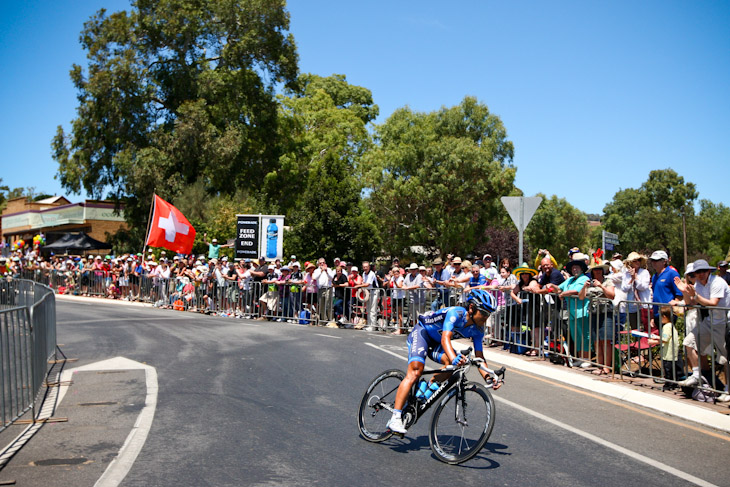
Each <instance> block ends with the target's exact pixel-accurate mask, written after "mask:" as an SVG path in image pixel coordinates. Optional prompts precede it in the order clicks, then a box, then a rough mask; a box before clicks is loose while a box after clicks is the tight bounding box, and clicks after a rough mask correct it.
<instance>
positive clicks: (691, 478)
mask: <svg viewBox="0 0 730 487" xmlns="http://www.w3.org/2000/svg"><path fill="white" fill-rule="evenodd" d="M365 345H368V346H370V347H373V348H375V349H377V350H380V351H381V352H385V353H387V354H390V355H392V356H394V357H397V358H399V359H401V360H408V357H404V356H402V355H399V354H397V353H395V352H391V351H390V350H386V349H384V348H381V347H379V346H377V345H373V344H372V343H365ZM492 397H494V400H495V401H498V402H501V403H503V404H506V405H507V406H511V407H513V408H515V409H517V410H518V411H522V412H523V413H525V414H529V415H530V416H533V417H535V418H537V419H540V420H542V421H545V422H547V423H550V424H552V425H554V426H557V427H558V428H563V429H564V430H566V431H569V432H571V433H573V434H576V435H578V436H581V437H583V438H585V439H587V440H590V441H593V442H595V443H598V444H599V445H601V446H604V447H606V448H610V449H612V450H614V451H617V452H619V453H623V454H624V455H626V456H628V457H629V458H632V459H634V460H636V461H638V462H642V463H646V464H647V465H649V466H652V467H654V468H657V469H659V470H662V471H664V472H666V473H668V474H671V475H674V476H675V477H679V478H680V479H682V480H686V481H687V482H690V483H692V484H694V485H700V486H702V487H718V486H717V485H715V484H712V483H710V482H707V481H706V480H702V479H701V478H698V477H695V476H693V475H690V474H688V473H685V472H682V471H681V470H677V469H676V468H674V467H672V466H670V465H667V464H665V463H662V462H659V461H657V460H653V459H651V458H649V457H645V456H644V455H641V454H639V453H636V452H633V451H631V450H629V449H627V448H624V447H622V446H619V445H617V444H615V443H611V442H610V441H607V440H604V439H603V438H599V437H598V436H596V435H592V434H590V433H587V432H585V431H583V430H580V429H578V428H574V427H573V426H570V425H569V424H565V423H563V422H561V421H558V420H557V419H553V418H551V417H549V416H545V415H544V414H541V413H538V412H537V411H533V410H532V409H529V408H526V407H525V406H521V405H519V404H517V403H514V402H512V401H509V400H507V399H504V398H502V397H499V396H497V395H496V394H493V395H492Z"/></svg>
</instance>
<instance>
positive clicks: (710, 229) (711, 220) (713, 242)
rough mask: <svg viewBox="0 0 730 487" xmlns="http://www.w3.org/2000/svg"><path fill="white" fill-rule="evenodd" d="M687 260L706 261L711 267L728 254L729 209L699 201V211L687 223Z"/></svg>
mask: <svg viewBox="0 0 730 487" xmlns="http://www.w3.org/2000/svg"><path fill="white" fill-rule="evenodd" d="M688 226H689V228H688V232H687V233H688V234H689V235H688V237H687V238H688V247H689V259H690V260H695V259H700V258H702V259H707V261H708V262H710V264H711V265H716V264H717V262H718V261H720V260H725V259H726V258H727V256H728V254H730V208H728V207H727V206H725V205H723V204H722V203H713V202H711V201H709V200H706V199H702V200H700V211H699V213H698V214H697V217H696V218H693V219H691V220H690V222H689V223H688Z"/></svg>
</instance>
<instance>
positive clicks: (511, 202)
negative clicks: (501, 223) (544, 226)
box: [500, 196, 542, 232]
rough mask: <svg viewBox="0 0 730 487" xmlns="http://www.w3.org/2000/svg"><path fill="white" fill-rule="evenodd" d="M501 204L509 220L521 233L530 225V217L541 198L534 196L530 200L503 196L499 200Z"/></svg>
mask: <svg viewBox="0 0 730 487" xmlns="http://www.w3.org/2000/svg"><path fill="white" fill-rule="evenodd" d="M500 199H501V200H502V204H503V205H504V207H505V208H506V209H507V213H509V216H510V218H512V221H513V222H514V223H515V226H516V227H517V230H518V231H520V232H521V231H523V230H524V229H525V228H527V224H528V223H530V220H531V219H532V216H533V215H534V214H535V212H536V211H537V208H538V207H539V206H540V203H542V198H541V197H539V196H534V197H532V198H523V197H521V196H503V197H502V198H500Z"/></svg>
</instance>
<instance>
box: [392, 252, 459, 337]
mask: <svg viewBox="0 0 730 487" xmlns="http://www.w3.org/2000/svg"><path fill="white" fill-rule="evenodd" d="M459 263H461V262H459ZM423 285H424V284H423V275H422V274H421V273H420V272H418V264H416V263H415V262H413V263H411V265H409V266H408V274H406V276H405V279H404V280H403V287H402V288H401V289H405V290H406V291H408V311H407V313H408V314H407V317H408V321H409V322H410V323H415V322H416V320H417V319H418V315H419V314H420V313H423V309H422V308H423V304H424V303H423V301H422V299H421V298H422V294H421V293H420V292H419V291H418V290H419V289H421V288H422V287H423Z"/></svg>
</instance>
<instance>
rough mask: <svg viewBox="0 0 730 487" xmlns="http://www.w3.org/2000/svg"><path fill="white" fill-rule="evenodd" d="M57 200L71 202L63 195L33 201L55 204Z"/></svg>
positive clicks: (42, 203)
mask: <svg viewBox="0 0 730 487" xmlns="http://www.w3.org/2000/svg"><path fill="white" fill-rule="evenodd" d="M61 200H63V201H61ZM58 202H65V204H69V203H71V202H70V201H69V200H67V199H66V198H65V197H63V196H51V197H50V198H46V199H42V200H38V201H35V203H38V204H41V205H53V204H56V203H58Z"/></svg>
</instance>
